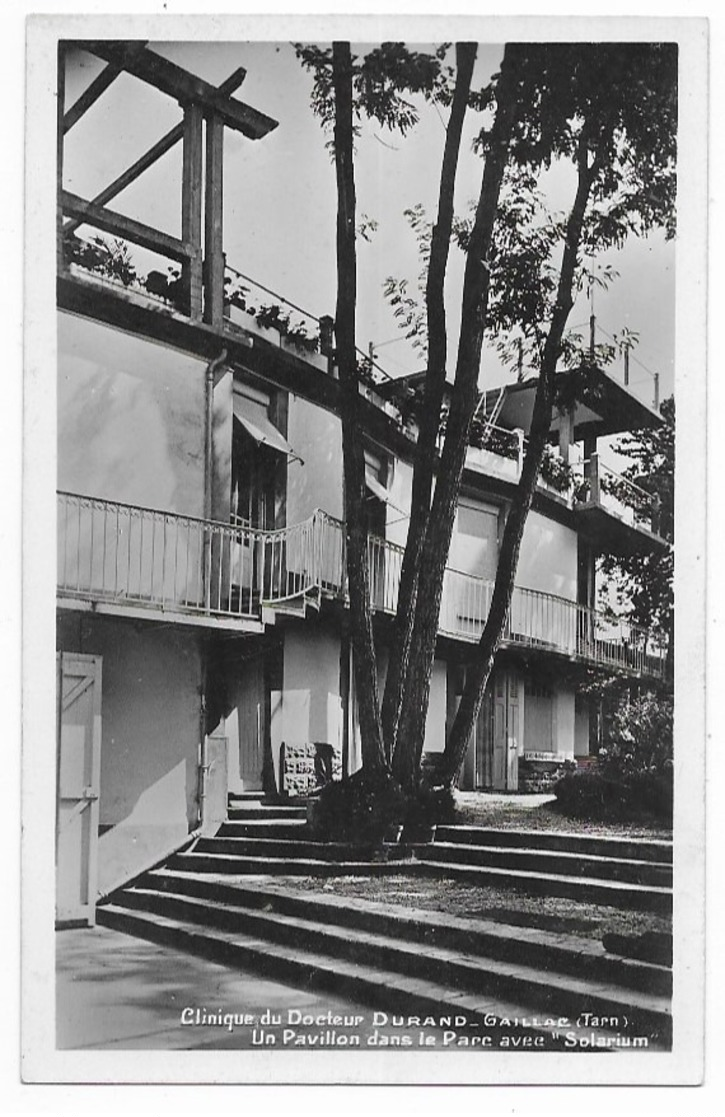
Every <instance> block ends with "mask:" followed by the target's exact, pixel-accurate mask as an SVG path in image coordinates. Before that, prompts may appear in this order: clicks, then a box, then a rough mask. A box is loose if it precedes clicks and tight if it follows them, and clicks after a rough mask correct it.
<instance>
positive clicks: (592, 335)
mask: <svg viewBox="0 0 725 1117" xmlns="http://www.w3.org/2000/svg"><path fill="white" fill-rule="evenodd" d="M596 334H597V320H596V318H595V317H594V315H593V314H592V315H590V318H589V360H590V361H591V362H592V364H594V353H595V348H596Z"/></svg>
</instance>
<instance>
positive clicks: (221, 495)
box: [211, 371, 234, 523]
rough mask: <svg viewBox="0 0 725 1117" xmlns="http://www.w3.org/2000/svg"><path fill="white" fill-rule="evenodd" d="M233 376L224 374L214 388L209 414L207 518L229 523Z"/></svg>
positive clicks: (228, 373)
mask: <svg viewBox="0 0 725 1117" xmlns="http://www.w3.org/2000/svg"><path fill="white" fill-rule="evenodd" d="M233 385H234V376H233V374H232V372H231V371H227V372H224V373H223V374H222V375H221V377H220V378H219V379H218V381H217V382H216V383H215V385H214V396H213V399H214V404H213V410H212V486H211V518H212V519H213V520H219V521H220V522H221V523H229V513H230V510H231V495H232V427H233V422H234V420H233V412H232V394H233V392H232V389H233Z"/></svg>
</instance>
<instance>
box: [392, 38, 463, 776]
mask: <svg viewBox="0 0 725 1117" xmlns="http://www.w3.org/2000/svg"><path fill="white" fill-rule="evenodd" d="M476 50H477V46H476V44H475V43H457V44H456V66H457V76H456V88H455V91H454V94H453V103H452V105H451V114H450V119H449V121H448V128H447V130H446V140H445V146H444V149H443V163H442V167H441V179H440V189H439V194H438V217H437V220H436V223H435V225H434V226H433V232H432V236H431V245H430V259H429V262H428V278H427V283H426V316H427V329H428V361H427V369H426V378H425V387H424V395H423V406H422V409H421V415H420V420H419V432H418V441H417V444H416V454H415V467H414V471H413V488H412V494H411V504H410V523H409V526H408V537H407V540H406V545H405V553H404V555H403V564H402V569H401V573H400V585H399V587H398V608H397V614H396V618H395V634H394V638H393V645H392V648H391V652H390V660H389V667H388V674H387V678H386V682H385V693H384V696H383V708H382V723H383V737H384V740H385V749H386V753H387V755H388V756H389V757H392V756H393V754H394V752H395V745H396V739H397V732H398V723H399V717H400V703H401V697H402V693H403V681H404V679H405V673H406V669H407V663H408V653H409V650H410V638H411V633H412V630H413V615H414V609H415V602H416V589H417V585H418V572H419V569H420V560H421V555H422V551H423V540H424V538H425V530H426V527H427V524H428V514H429V511H430V498H431V491H432V487H433V468H434V462H435V456H436V441H437V438H438V430H439V427H440V419H441V406H442V403H443V392H444V389H445V382H446V361H447V354H448V338H447V334H446V309H445V298H444V288H445V278H446V271H447V268H448V256H449V251H450V243H451V230H452V226H453V197H454V191H455V184H456V170H457V167H458V157H459V154H460V150H461V133H462V131H463V121H464V119H465V115H466V109H467V107H468V95H469V92H470V89H471V78H472V76H473V67H474V63H475V61H476Z"/></svg>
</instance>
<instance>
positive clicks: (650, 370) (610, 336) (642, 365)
mask: <svg viewBox="0 0 725 1117" xmlns="http://www.w3.org/2000/svg"><path fill="white" fill-rule="evenodd" d="M597 329H598V330H601V332H602V333H603V334H604V336H605V337H608V338H609V340H610V341H613V342H614V343H615V345H616V344H617V339H616V337H612V335H611V334H610V333H607V331H606V330H605V329H604V326H600V325H599V323H598V322H597ZM629 359H630V361H635V362H636V363H637V364H638V365H639V366H640V368H643V369H644V371H645V372H648V373H649V375H650V376H651V377H652V379H654V378H655V377H657V376H659V373H658V372H653V371H652V369H651V368H647V365H646V364H645V363H644V361H640V360H639V358H638V357H635V355H634V353H631V352H630V355H629ZM639 383H642V381H639Z"/></svg>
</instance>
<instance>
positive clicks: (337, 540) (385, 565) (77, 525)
mask: <svg viewBox="0 0 725 1117" xmlns="http://www.w3.org/2000/svg"><path fill="white" fill-rule="evenodd" d="M402 561H403V548H402V547H400V546H399V545H397V544H395V543H390V542H387V541H386V540H383V539H379V538H376V537H371V538H370V540H369V563H370V596H371V602H372V605H373V608H374V609H375V611H376V612H382V613H388V614H394V613H395V611H396V608H397V603H398V587H399V585H400V574H401V568H402ZM346 583H347V578H346V563H345V531H344V524H343V523H342V522H341V521H340V520H336V519H334V518H333V517H332V516H328V515H327V514H326V513H325V512H321V511H319V510H318V511H316V512H315V513H314V514H313V515H312V516H311V517H310V519H308V520H305V521H304V522H302V523H299V524H295V525H293V526H291V527H288V528H283V529H280V530H278V531H260V530H258V529H255V528H251V527H249V526H248V525H247V524H245V523H244V522H243V521H237V522H236V523H233V524H223V523H217V522H214V521H210V520H201V519H196V518H194V517H191V516H181V515H177V514H175V513H170V512H160V511H157V510H154V509H149V508H140V507H137V506H134V505H128V504H120V503H117V502H114V501H107V500H98V499H96V498H93V497H86V496H77V495H73V494H71V493H59V494H58V594H59V596H60V597H61V598H75V599H78V600H82V601H92V602H99V603H103V602H106V603H112V604H114V605H116V606H117V605H119V604H121V605H123V604H126V605H129V606H134V607H137V608H142V609H149V610H151V611H157V612H159V611H161V612H167V613H179V614H191V615H194V616H197V617H199V616H202V617H208V618H217V619H234V618H237V619H240V620H241V619H249V620H252V619H253V620H259V619H260V618H261V614H262V608H263V607H265V606H267V607H272V608H273V607H274V606H275V605H277V606H281V605H283V604H284V603H285V602H290V601H299V600H312V599H314V600H318V599H319V597H320V596H327V597H332V598H337V599H342V600H345V599H346V597H347V584H346ZM492 593H493V583H492V582H487V581H484V580H483V579H481V578H476V577H475V576H474V575H472V574H467V573H464V572H462V571H459V570H452V569H450V568H449V569H447V570H446V573H445V577H444V583H443V595H442V601H441V612H440V620H439V630H440V632H441V634H442V635H445V636H449V637H452V638H454V639H458V640H465V641H469V642H476V641H478V640H479V639H480V636H481V633H482V631H483V626H484V623H485V621H486V617H487V616H488V611H489V608H490V604H491V595H492ZM503 642H504V643H505V644H506V645H509V646H514V645H516V646H525V647H529V648H540V649H542V650H548V651H552V652H558V653H560V654H564V655H567V656H570V657H573V658H578V659H583V660H586V661H587V662H591V663H596V664H599V665H600V666H604V667H612V668H618V669H622V670H626V671H631V672H635V673H638V674H647V675H654V676H658V677H661V676H662V675H663V674H664V669H665V657H666V648H665V647H664V645H663V644H662V643H661V642H660V641H659V640H658V639H657V637H656V636H655V635H653V634H652V633H651V632H648V631H647V630H646V629H644V628H641V627H640V626H638V625H635V624H632V623H630V622H628V621H626V620H621V619H617V620H611V619H610V618H608V617H607V616H606V615H605V614H603V613H600V612H597V611H596V610H594V609H588V608H587V607H586V606H583V605H579V604H577V602H575V601H569V600H567V599H566V598H562V597H557V596H556V595H554V594H549V593H543V592H541V591H539V590H531V589H526V588H523V587H521V586H516V587H515V588H514V592H513V596H512V600H511V606H510V609H509V614H508V618H507V621H506V627H505V630H504V635H503Z"/></svg>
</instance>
